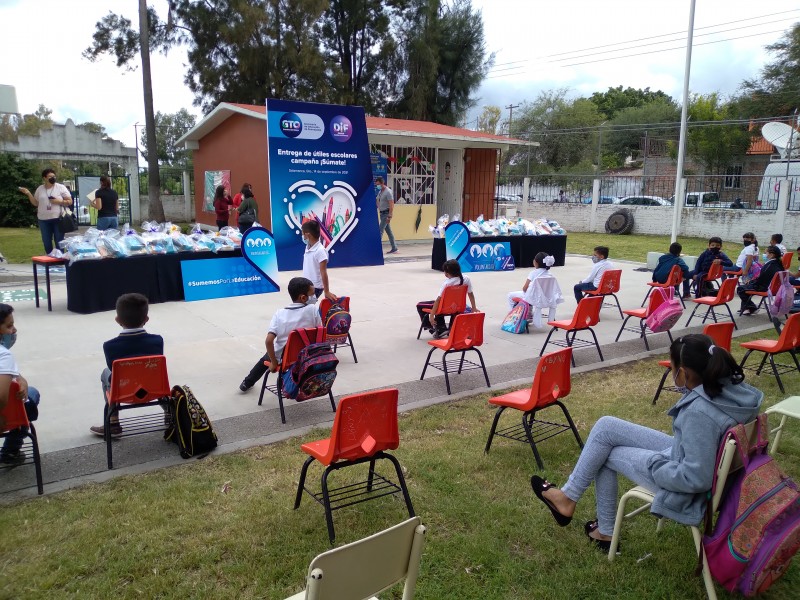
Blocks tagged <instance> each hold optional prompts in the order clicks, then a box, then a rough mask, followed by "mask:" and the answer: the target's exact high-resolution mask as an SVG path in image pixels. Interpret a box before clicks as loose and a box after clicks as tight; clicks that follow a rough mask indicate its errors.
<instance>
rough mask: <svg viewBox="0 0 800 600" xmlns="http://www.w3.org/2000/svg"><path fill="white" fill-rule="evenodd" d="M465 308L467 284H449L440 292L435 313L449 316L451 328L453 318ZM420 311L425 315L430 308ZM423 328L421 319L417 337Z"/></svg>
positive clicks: (423, 324)
mask: <svg viewBox="0 0 800 600" xmlns="http://www.w3.org/2000/svg"><path fill="white" fill-rule="evenodd" d="M466 310H467V286H466V285H451V286H448V287H446V288H444V291H443V292H442V297H441V298H440V299H439V307H438V308H437V314H440V315H442V316H443V317H450V325H449V327H450V328H451V329H452V328H453V318H454V317H455V316H456V315H460V314H461V313H463V312H465V311H466ZM422 312H424V313H425V314H426V315H429V314H431V309H430V308H423V309H422ZM423 329H425V321H422V322H421V323H420V325H419V331H418V332H417V339H419V336H420V335H422V330H423Z"/></svg>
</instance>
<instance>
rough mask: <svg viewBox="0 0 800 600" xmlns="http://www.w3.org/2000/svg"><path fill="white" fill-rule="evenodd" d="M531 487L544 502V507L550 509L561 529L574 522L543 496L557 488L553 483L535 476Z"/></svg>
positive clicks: (532, 478)
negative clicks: (551, 489)
mask: <svg viewBox="0 0 800 600" xmlns="http://www.w3.org/2000/svg"><path fill="white" fill-rule="evenodd" d="M531 487H532V488H533V493H534V494H536V497H537V498H538V499H539V500H541V501H542V502H544V505H545V506H546V507H547V508H549V509H550V512H551V513H552V514H553V518H554V519H555V520H556V523H558V526H559V527H566V526H567V525H569V524H570V523H571V522H572V517H568V516H566V515H562V514H561V513H560V512H558V511H557V510H556V508H555V506H553V505H552V504H550V501H549V500H548V499H547V498H545V497H544V496H543V494H544V492H546V491H547V490H549V489H550V488H553V487H555V486H554V485H553V484H552V483H550V482H549V481H547V480H545V479H542V478H541V477H539V476H538V475H534V476H533V477H531Z"/></svg>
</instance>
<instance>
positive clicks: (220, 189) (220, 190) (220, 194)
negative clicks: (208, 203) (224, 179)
mask: <svg viewBox="0 0 800 600" xmlns="http://www.w3.org/2000/svg"><path fill="white" fill-rule="evenodd" d="M224 197H225V186H224V185H218V186H217V189H216V190H214V200H221V199H223V198H224Z"/></svg>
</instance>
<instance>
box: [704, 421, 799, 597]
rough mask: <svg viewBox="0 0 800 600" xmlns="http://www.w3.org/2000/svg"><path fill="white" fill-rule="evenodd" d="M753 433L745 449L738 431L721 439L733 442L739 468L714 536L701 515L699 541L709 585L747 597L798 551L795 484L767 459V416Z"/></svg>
mask: <svg viewBox="0 0 800 600" xmlns="http://www.w3.org/2000/svg"><path fill="white" fill-rule="evenodd" d="M757 428H758V434H757V441H756V443H755V447H754V448H750V444H749V440H748V437H747V433H746V432H745V429H744V426H743V425H737V426H736V427H732V428H731V429H729V430H728V432H727V433H726V434H725V436H724V437H723V440H727V439H728V438H729V437H731V436H732V437H733V438H734V439H736V449H737V452H738V454H739V456H740V457H741V460H742V464H743V465H744V468H742V469H740V470H739V471H738V472H737V473H735V474H733V475H732V476H731V477H730V478H729V480H728V484H727V485H726V489H725V495H724V496H723V498H722V501H721V503H720V506H719V517H718V518H717V522H716V524H715V525H714V527H713V532H712V527H711V515H710V508H709V510H708V511H707V512H706V535H705V536H703V548H704V550H705V553H706V558H707V560H708V566H709V569H710V570H711V574H712V575H713V576H714V579H716V580H717V581H718V582H719V583H720V584H721V585H722V587H724V588H725V589H726V590H728V591H731V592H733V591H738V592H739V593H741V594H743V595H744V596H748V597H749V596H753V595H755V594H759V593H761V592H764V591H766V590H767V588H769V587H770V586H771V585H772V584H773V583H775V581H777V580H778V579H779V578H780V577H781V576H782V575H783V574H784V572H785V571H786V570H787V569H788V568H789V565H790V564H791V562H792V557H793V556H794V555H795V554H796V553H797V551H798V549H800V493H799V492H798V489H797V484H795V482H794V481H792V479H791V478H789V477H788V476H787V475H786V474H785V473H784V472H783V471H781V470H780V468H779V467H778V465H777V463H776V462H775V461H774V460H773V459H772V457H771V456H770V455H769V454H767V443H768V431H769V430H768V427H767V415H766V414H761V415H759V416H758V423H757ZM722 447H724V444H723V446H722ZM722 447H721V449H720V456H721V454H722ZM717 462H719V456H718V457H717ZM715 479H716V476H715ZM715 484H716V481H715ZM709 507H710V501H709Z"/></svg>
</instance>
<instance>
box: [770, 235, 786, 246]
mask: <svg viewBox="0 0 800 600" xmlns="http://www.w3.org/2000/svg"><path fill="white" fill-rule="evenodd" d="M772 241H773V242H775V243H776V244H781V243H783V234H782V233H773V234H772Z"/></svg>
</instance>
